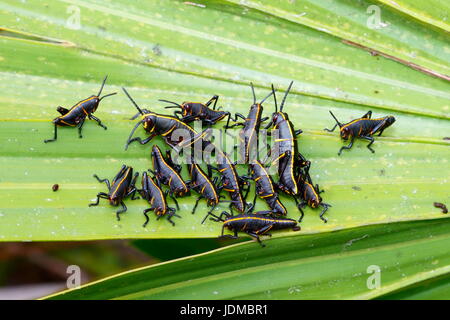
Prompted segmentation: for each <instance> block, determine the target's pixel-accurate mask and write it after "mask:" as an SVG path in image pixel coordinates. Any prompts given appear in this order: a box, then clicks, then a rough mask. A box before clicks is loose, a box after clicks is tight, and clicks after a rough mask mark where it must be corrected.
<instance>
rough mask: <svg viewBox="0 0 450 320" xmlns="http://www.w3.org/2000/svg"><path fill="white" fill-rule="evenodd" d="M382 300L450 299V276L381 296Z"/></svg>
mask: <svg viewBox="0 0 450 320" xmlns="http://www.w3.org/2000/svg"><path fill="white" fill-rule="evenodd" d="M379 299H383V300H400V299H402V300H448V299H450V274H449V273H446V274H444V275H442V276H438V277H435V278H431V279H427V280H424V281H420V282H418V283H414V284H413V285H410V286H407V287H406V288H401V289H398V290H396V291H394V292H392V293H389V294H386V295H382V296H381V297H379Z"/></svg>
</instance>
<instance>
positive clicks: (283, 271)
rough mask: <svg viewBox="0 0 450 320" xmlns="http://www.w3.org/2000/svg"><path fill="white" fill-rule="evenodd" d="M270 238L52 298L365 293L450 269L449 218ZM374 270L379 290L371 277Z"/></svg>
mask: <svg viewBox="0 0 450 320" xmlns="http://www.w3.org/2000/svg"><path fill="white" fill-rule="evenodd" d="M265 243H266V245H267V246H266V247H265V248H261V247H260V246H259V245H258V244H257V243H244V244H238V245H234V246H229V247H227V248H223V249H218V250H214V251H212V252H210V253H205V254H200V255H196V256H191V257H186V258H183V259H178V260H175V261H172V262H168V263H162V264H156V265H152V266H149V267H144V268H140V269H136V270H132V271H129V272H125V273H122V274H119V275H117V276H113V277H109V278H106V279H104V280H100V281H97V282H94V283H91V284H89V285H86V286H83V287H81V288H78V289H74V290H68V291H65V292H62V293H61V294H56V295H54V296H50V297H49V298H51V299H367V298H374V297H378V296H380V295H383V294H386V293H389V292H392V291H395V290H397V289H398V288H401V287H404V286H407V285H411V284H413V283H416V282H420V281H424V280H426V279H431V278H434V277H438V276H440V275H444V274H448V273H449V271H450V269H449V263H450V256H449V255H448V245H450V220H449V219H445V220H441V221H436V220H435V221H433V220H431V221H422V222H406V223H396V224H383V225H377V226H369V227H363V228H357V229H349V230H344V231H338V232H327V233H321V234H319V235H308V236H304V237H284V238H279V239H274V240H268V241H266V242H265ZM375 269H379V270H380V273H379V275H380V287H379V288H375V287H372V284H373V283H374V282H372V280H371V279H370V278H369V277H371V276H372V277H373V276H374V274H373V271H370V270H375ZM375 283H376V282H375ZM368 284H369V285H368ZM369 288H372V289H369Z"/></svg>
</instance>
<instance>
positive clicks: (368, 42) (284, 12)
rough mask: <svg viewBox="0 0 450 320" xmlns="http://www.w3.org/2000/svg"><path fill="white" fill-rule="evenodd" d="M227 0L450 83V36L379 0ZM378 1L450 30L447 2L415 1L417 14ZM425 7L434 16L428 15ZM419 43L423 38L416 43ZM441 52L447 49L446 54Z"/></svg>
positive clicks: (402, 6)
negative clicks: (399, 12) (378, 54)
mask: <svg viewBox="0 0 450 320" xmlns="http://www.w3.org/2000/svg"><path fill="white" fill-rule="evenodd" d="M228 1H229V2H233V3H236V4H242V5H245V6H246V7H248V8H253V9H256V10H259V11H262V12H264V13H266V14H269V15H274V16H277V17H280V18H282V19H286V20H288V21H292V22H294V23H298V24H301V25H305V26H308V27H311V28H313V29H316V30H319V31H321V32H325V33H328V34H331V35H334V36H337V37H339V38H340V39H343V40H345V41H351V42H355V43H358V44H360V45H364V46H366V47H369V48H371V49H373V50H376V51H380V52H383V53H384V54H388V55H391V56H393V57H395V58H397V59H399V60H401V62H402V63H404V64H407V63H414V64H416V65H418V66H421V67H422V68H423V69H422V70H423V71H426V72H427V73H429V74H434V75H435V76H438V77H441V78H444V79H447V80H449V79H450V78H449V75H450V69H449V61H450V55H449V52H448V34H447V33H445V32H441V31H440V30H435V29H434V28H430V27H429V26H424V25H422V24H421V23H419V22H415V21H413V20H411V19H410V17H405V16H403V15H402V14H400V15H399V14H397V12H395V11H393V10H392V9H391V8H389V7H387V6H385V5H383V4H380V3H378V2H377V1H352V0H339V1H334V0H325V1H311V0H306V1H296V2H290V1H279V0H278V1H277V0H276V1H262V0H249V1H244V2H243V1H239V0H228ZM379 2H383V3H385V4H387V5H389V6H393V7H395V8H396V9H400V10H402V9H404V10H402V11H407V12H408V13H414V12H415V13H416V14H414V16H415V17H419V18H425V17H428V18H429V19H426V18H425V20H428V22H431V23H433V25H436V26H444V25H446V26H448V24H446V22H445V19H442V17H446V16H447V14H448V12H449V10H448V4H446V3H444V1H432V2H428V1H426V2H420V1H419V3H421V4H417V5H415V4H411V3H410V5H411V6H412V7H415V10H408V9H407V8H406V7H405V6H404V5H399V4H398V3H399V2H397V3H396V2H394V1H389V0H386V1H383V0H382V1H379ZM404 2H412V1H404ZM416 2H417V1H416ZM431 8H432V9H431ZM422 9H425V10H428V11H431V12H428V15H427V14H426V12H423V11H421V10H422ZM430 9H431V10H430ZM418 11H421V13H422V14H419V13H418ZM440 17H441V20H439V19H440ZM435 22H436V24H435ZM447 31H448V30H447ZM418 39H421V40H420V41H417V40H418ZM441 48H447V49H446V50H445V51H444V52H442V50H440V49H441ZM419 69H420V68H419Z"/></svg>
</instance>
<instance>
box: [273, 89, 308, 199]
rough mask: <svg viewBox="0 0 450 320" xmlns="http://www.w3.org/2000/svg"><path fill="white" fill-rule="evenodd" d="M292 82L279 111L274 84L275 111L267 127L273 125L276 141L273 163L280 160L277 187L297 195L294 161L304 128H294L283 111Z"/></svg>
mask: <svg viewBox="0 0 450 320" xmlns="http://www.w3.org/2000/svg"><path fill="white" fill-rule="evenodd" d="M292 84H293V82H291V83H290V84H289V87H288V89H287V90H286V93H285V95H284V98H283V101H282V102H281V105H280V111H279V112H278V106H277V100H276V95H275V89H274V88H273V85H272V91H273V96H274V100H275V112H274V113H273V114H272V119H271V121H270V122H269V123H268V125H267V126H266V128H265V129H269V128H270V127H271V126H273V128H272V131H271V136H272V139H273V140H274V141H273V147H272V149H271V150H270V151H269V154H270V155H271V156H272V165H275V164H276V163H277V162H278V176H279V180H278V183H277V188H278V189H280V190H282V191H284V192H286V193H287V194H290V195H296V194H297V193H298V191H299V189H298V185H297V181H296V179H295V175H294V162H295V161H296V159H297V157H298V156H299V154H300V153H299V152H298V148H297V139H296V136H297V135H299V134H300V133H302V130H300V129H299V130H294V129H293V128H294V126H293V125H292V123H291V121H290V120H289V117H288V115H287V113H285V112H283V107H284V103H285V101H286V97H287V95H288V94H289V91H290V90H291V87H292ZM302 157H303V156H302Z"/></svg>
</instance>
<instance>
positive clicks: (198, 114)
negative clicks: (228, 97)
mask: <svg viewBox="0 0 450 320" xmlns="http://www.w3.org/2000/svg"><path fill="white" fill-rule="evenodd" d="M217 100H219V96H217V95H215V96H213V97H212V98H211V99H209V101H208V102H206V103H204V104H203V103H201V102H183V103H182V104H178V103H176V102H173V101H168V100H162V99H160V100H159V101H162V102H167V103H170V104H172V106H168V107H166V109H172V108H180V109H181V110H176V111H175V112H174V115H175V116H176V117H179V116H180V118H179V119H180V120H181V121H183V122H185V123H189V122H192V121H195V120H201V121H202V123H203V124H207V125H214V124H216V123H217V122H219V121H220V120H222V119H224V118H225V117H228V121H229V119H230V116H231V114H230V113H229V112H228V111H220V110H216V104H217ZM213 102H214V105H213V108H212V109H211V108H210V107H209V106H210V105H211V103H213Z"/></svg>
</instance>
